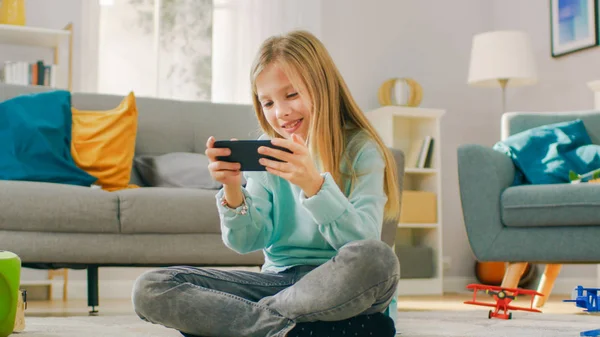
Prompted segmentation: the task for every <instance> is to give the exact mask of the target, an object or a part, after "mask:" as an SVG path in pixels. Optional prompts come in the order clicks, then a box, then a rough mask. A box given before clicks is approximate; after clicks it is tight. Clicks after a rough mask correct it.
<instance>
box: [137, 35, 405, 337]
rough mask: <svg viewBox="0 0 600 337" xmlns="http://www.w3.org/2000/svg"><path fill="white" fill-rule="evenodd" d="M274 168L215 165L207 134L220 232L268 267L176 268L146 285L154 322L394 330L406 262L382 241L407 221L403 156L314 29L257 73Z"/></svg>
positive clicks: (247, 331) (277, 45) (145, 308)
mask: <svg viewBox="0 0 600 337" xmlns="http://www.w3.org/2000/svg"><path fill="white" fill-rule="evenodd" d="M251 81H252V89H253V104H254V109H255V112H256V116H257V118H258V120H259V122H260V126H261V128H262V130H263V132H264V134H265V135H264V136H263V137H261V138H269V139H271V142H272V144H274V145H278V146H282V147H285V148H287V149H289V150H291V152H292V153H288V152H285V151H280V150H275V149H272V148H269V147H261V148H259V150H258V151H259V153H262V154H265V155H269V156H271V157H274V158H277V159H279V160H282V162H280V161H274V160H267V159H261V164H262V165H264V166H265V167H266V172H265V171H260V172H244V177H245V178H246V186H245V187H242V185H241V178H242V173H241V172H240V165H239V163H227V162H222V161H217V159H216V158H217V157H218V156H227V155H228V154H229V149H223V148H214V147H213V143H214V141H215V139H214V138H213V137H210V138H209V139H208V141H207V144H206V145H207V150H206V155H207V156H208V158H209V159H210V164H209V166H208V167H209V169H210V172H211V175H212V177H213V178H214V179H215V180H216V181H219V182H221V183H222V184H223V188H222V189H221V190H220V191H219V192H218V193H217V195H216V199H217V207H218V210H219V214H220V218H221V229H222V238H223V241H224V243H225V244H226V245H227V246H228V247H229V248H231V249H232V250H234V251H236V252H238V253H240V254H244V253H248V252H252V251H256V250H263V252H264V256H265V264H264V265H263V267H262V270H261V272H260V273H255V272H246V271H220V270H214V269H208V268H192V267H171V268H165V269H159V270H154V271H150V272H147V273H145V274H143V275H142V276H140V278H139V279H138V280H137V281H136V284H135V287H134V292H133V303H134V307H135V311H136V313H137V314H138V315H139V316H140V317H141V318H142V319H144V320H147V321H150V322H153V323H156V324H162V325H164V326H166V327H171V328H174V329H177V330H179V331H180V332H181V333H182V334H183V335H185V336H193V335H195V336H251V337H265V336H267V337H271V336H276V337H284V336H287V337H295V336H319V337H321V336H323V337H325V336H331V337H334V336H377V337H386V336H394V335H395V328H394V326H393V321H392V320H391V318H389V317H387V316H385V315H383V314H382V313H381V312H383V311H384V310H385V309H386V308H387V306H388V305H389V303H390V301H391V299H392V296H393V295H394V291H395V289H396V286H397V283H398V279H399V273H400V272H399V269H400V268H399V263H398V259H397V257H396V255H395V254H394V252H393V251H392V249H391V248H390V247H389V246H387V245H386V244H385V243H383V242H382V241H381V240H380V236H381V230H382V224H383V222H384V221H387V220H397V219H398V217H399V205H400V203H399V191H398V185H397V179H398V177H397V176H396V167H395V162H394V160H393V157H392V156H391V154H390V153H389V152H388V150H387V148H386V147H385V146H384V144H383V143H382V141H381V139H380V138H379V137H378V135H377V133H376V131H375V130H374V129H373V127H372V126H371V125H370V124H369V122H368V121H367V119H366V118H365V116H364V115H363V113H362V112H361V110H360V109H359V108H358V106H357V104H356V103H355V101H354V100H353V98H352V96H351V95H350V92H349V90H348V88H347V86H346V84H345V82H344V80H343V79H342V77H341V75H340V73H339V72H338V70H337V68H336V66H335V65H334V63H333V61H332V59H331V57H330V55H329V54H328V52H327V51H326V49H325V47H324V46H323V45H322V43H321V42H320V41H319V40H318V39H317V38H316V37H315V36H313V35H312V34H310V33H308V32H305V31H294V32H291V33H289V34H287V35H284V36H279V37H271V38H269V39H268V40H266V41H265V42H264V43H263V45H262V46H261V48H260V50H259V53H258V55H257V57H256V59H255V61H254V64H253V66H252V72H251Z"/></svg>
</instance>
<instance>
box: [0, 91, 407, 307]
mask: <svg viewBox="0 0 600 337" xmlns="http://www.w3.org/2000/svg"><path fill="white" fill-rule="evenodd" d="M42 90H49V89H48V88H44V87H23V86H13V85H3V84H0V101H3V100H5V99H8V98H10V97H14V96H17V95H19V94H23V93H29V92H38V91H42ZM122 98H123V96H115V95H99V94H89V93H73V95H72V104H73V106H75V107H77V108H79V109H84V110H85V109H94V110H99V109H100V110H104V109H111V108H114V107H116V106H117V105H118V104H119V102H120V101H121V100H122ZM136 102H137V107H138V111H139V117H138V133H137V140H136V157H139V156H142V155H162V154H167V153H174V152H193V153H204V150H205V143H206V140H207V138H208V137H209V136H211V135H212V136H215V137H216V138H217V139H230V138H238V139H256V138H257V137H258V136H259V135H260V132H259V128H258V124H257V121H256V118H255V116H254V112H253V110H252V107H251V106H250V105H232V104H215V103H209V102H189V101H176V100H168V99H157V98H146V97H137V100H136ZM394 154H395V156H396V161H397V163H398V172H399V177H400V178H401V182H402V176H403V174H404V169H403V168H404V160H403V154H402V153H401V152H399V151H394ZM131 183H134V184H138V185H140V186H142V188H139V189H128V190H121V191H117V192H105V191H102V190H98V189H92V188H88V187H79V186H72V185H62V184H51V183H35V182H25V181H0V249H2V250H8V251H12V252H14V253H16V254H18V255H19V256H20V258H21V259H22V261H23V266H25V267H33V268H47V269H56V268H63V267H66V268H72V269H84V268H85V269H87V272H88V305H89V306H91V307H92V309H94V307H95V306H97V305H98V267H101V266H168V265H180V264H186V265H194V266H259V265H261V264H262V263H263V255H262V253H261V252H254V253H250V254H246V255H240V254H238V253H236V252H233V251H232V250H230V249H228V248H227V247H226V246H225V245H224V244H223V243H222V240H221V232H220V228H219V217H218V213H217V209H216V205H215V202H216V201H215V194H216V192H217V191H216V190H215V189H200V188H166V187H146V186H144V184H143V182H142V180H141V179H140V177H139V175H138V172H137V171H136V169H135V167H134V170H133V171H132V178H131ZM395 229H396V224H393V223H388V224H385V225H384V233H383V240H384V241H385V242H387V243H388V244H390V245H391V244H392V243H393V241H394V238H395Z"/></svg>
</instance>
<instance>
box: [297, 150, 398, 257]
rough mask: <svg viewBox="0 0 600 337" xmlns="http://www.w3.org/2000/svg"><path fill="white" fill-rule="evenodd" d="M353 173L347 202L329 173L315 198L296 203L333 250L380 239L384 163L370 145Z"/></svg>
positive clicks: (361, 153)
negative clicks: (305, 211)
mask: <svg viewBox="0 0 600 337" xmlns="http://www.w3.org/2000/svg"><path fill="white" fill-rule="evenodd" d="M354 169H355V170H356V172H357V175H358V177H357V179H356V181H355V182H354V185H353V186H354V188H353V191H352V193H351V194H350V196H349V197H348V198H347V197H346V196H345V195H344V193H343V192H342V191H341V190H340V189H339V187H338V186H337V184H336V183H335V181H334V180H333V177H332V176H331V175H330V174H329V173H325V174H324V177H325V179H324V183H323V185H322V186H321V189H320V190H319V192H318V193H317V194H315V195H314V196H312V197H310V198H306V196H305V195H304V193H302V192H301V193H300V202H301V204H302V205H303V206H304V208H305V209H306V210H307V211H308V212H309V213H310V214H311V216H312V217H313V220H314V221H315V222H316V223H317V224H318V226H319V232H320V233H321V234H322V235H323V237H324V238H325V240H327V242H329V244H330V245H331V246H332V247H334V248H335V249H336V250H337V249H339V248H341V247H342V246H344V245H345V244H346V243H348V242H351V241H355V240H364V239H380V238H381V230H382V226H383V211H384V207H385V203H386V202H387V195H386V194H385V191H384V185H383V184H384V177H385V175H384V171H385V161H384V159H383V157H382V156H381V154H380V153H379V151H378V149H377V148H376V147H375V146H374V145H367V146H365V147H364V148H363V149H362V150H361V151H360V152H359V154H358V156H357V160H356V161H355V166H354Z"/></svg>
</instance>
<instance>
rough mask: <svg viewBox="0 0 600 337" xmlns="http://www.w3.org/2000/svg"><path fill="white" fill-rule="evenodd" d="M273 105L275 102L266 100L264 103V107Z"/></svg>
mask: <svg viewBox="0 0 600 337" xmlns="http://www.w3.org/2000/svg"><path fill="white" fill-rule="evenodd" d="M271 105H273V102H265V103H263V107H265V108H268V107H270V106H271Z"/></svg>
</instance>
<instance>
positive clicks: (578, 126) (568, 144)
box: [494, 119, 600, 185]
mask: <svg viewBox="0 0 600 337" xmlns="http://www.w3.org/2000/svg"><path fill="white" fill-rule="evenodd" d="M494 149H495V150H497V151H500V152H503V153H505V154H506V155H508V156H510V157H511V158H512V160H513V163H514V164H515V167H516V169H517V170H516V171H517V174H516V175H515V180H514V182H513V185H520V184H557V183H568V182H570V180H569V171H574V172H575V173H578V174H584V173H588V172H590V171H592V170H594V169H597V168H600V155H599V154H600V146H598V145H595V144H592V140H591V139H590V136H589V135H588V133H587V130H586V128H585V125H584V124H583V121H582V120H581V119H576V120H573V121H567V122H560V123H555V124H548V125H543V126H540V127H536V128H532V129H529V130H526V131H523V132H520V133H517V134H514V135H512V136H509V137H507V138H506V139H505V140H504V141H501V142H498V143H496V144H495V145H494Z"/></svg>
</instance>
